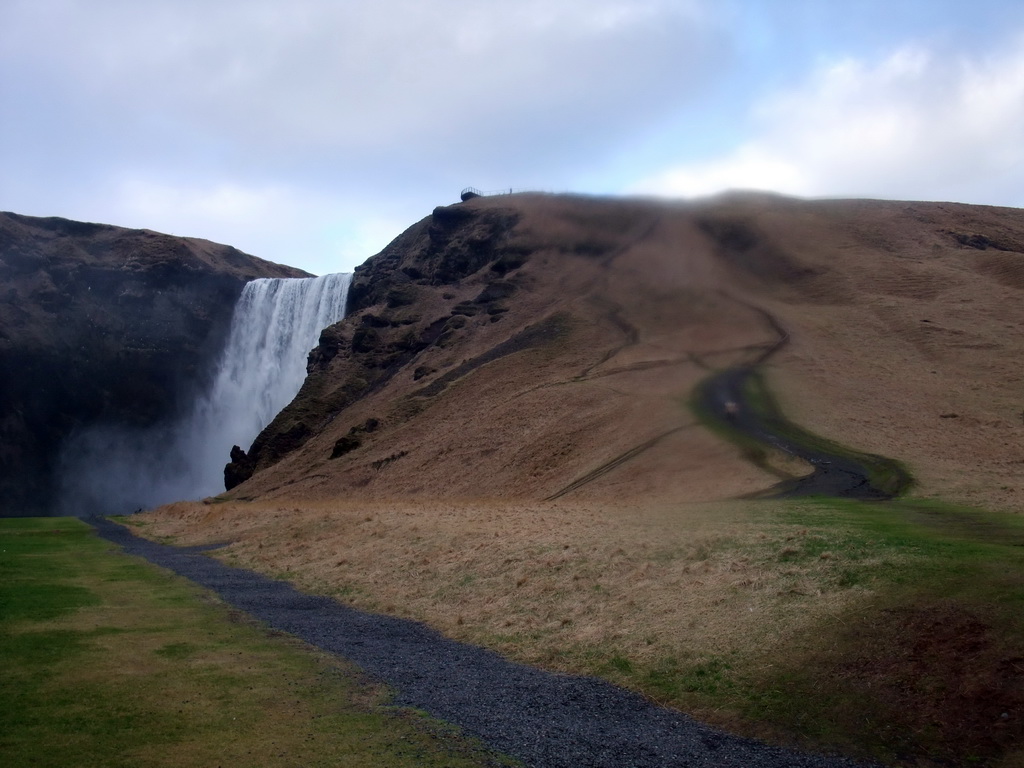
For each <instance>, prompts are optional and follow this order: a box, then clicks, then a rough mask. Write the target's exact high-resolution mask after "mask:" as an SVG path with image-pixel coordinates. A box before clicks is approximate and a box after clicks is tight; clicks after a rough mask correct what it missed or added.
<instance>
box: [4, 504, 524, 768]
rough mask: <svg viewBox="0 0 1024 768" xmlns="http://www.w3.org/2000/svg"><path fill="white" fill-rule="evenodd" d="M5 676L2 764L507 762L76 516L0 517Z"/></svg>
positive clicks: (186, 764) (465, 764)
mask: <svg viewBox="0 0 1024 768" xmlns="http://www.w3.org/2000/svg"><path fill="white" fill-rule="evenodd" d="M0 668H2V670H3V674H2V676H0V764H2V765H5V766H55V767H56V766H60V767H61V768H65V767H66V766H78V767H84V766H104V767H110V766H216V765H225V766H227V765H230V766H321V765H322V766H338V765H344V766H347V767H350V766H351V767H354V766H467V767H468V766H485V765H486V766H493V765H512V764H514V763H512V762H510V761H507V760H504V759H501V758H499V757H498V756H495V755H493V754H490V753H487V752H486V751H484V750H483V749H482V748H481V747H480V745H478V744H476V743H474V742H471V741H469V740H467V739H464V738H462V737H460V736H459V735H458V734H456V733H454V732H453V730H452V729H450V728H447V727H445V726H444V725H443V724H440V723H437V722H434V721H430V720H428V719H427V718H424V717H422V716H420V715H419V714H416V713H412V712H408V711H402V710H397V709H394V708H389V707H387V706H386V704H387V693H386V691H384V690H383V689H382V688H381V687H379V686H374V685H371V684H369V683H368V682H367V681H365V680H363V679H361V678H360V676H359V675H358V673H357V672H356V671H355V670H354V669H353V668H351V667H349V666H347V665H346V664H344V663H342V662H340V661H339V660H337V659H335V658H333V657H329V656H328V655H326V654H322V653H319V652H317V651H315V650H314V649H312V648H310V647H309V646H306V645H304V644H302V643H300V642H298V641H297V640H295V639H293V638H290V637H288V636H284V635H281V634H278V633H273V632H270V631H268V630H266V629H264V628H262V627H260V626H257V625H256V624H255V623H253V622H252V621H250V620H248V619H247V618H246V617H244V616H243V615H241V614H239V613H238V612H235V611H232V610H230V609H229V608H228V607H226V606H225V605H224V604H222V603H220V602H219V601H217V600H216V599H215V598H213V597H211V596H210V595H209V594H208V593H206V592H204V591H202V590H200V589H198V588H197V587H194V586H193V585H191V584H189V583H187V582H185V581H184V580H182V579H179V578H178V577H175V576H173V575H171V574H168V573H166V572H164V571H162V570H160V569H158V568H155V567H153V566H151V565H149V564H146V563H144V562H141V561H139V560H136V559H134V558H130V557H127V556H124V555H122V554H120V553H118V552H117V551H114V550H113V548H112V546H111V545H109V544H108V543H106V542H104V541H102V540H100V539H98V538H97V537H96V536H95V535H94V534H93V531H92V529H91V528H90V527H89V526H88V525H86V524H84V523H82V522H80V521H77V520H71V519H58V518H35V519H13V520H0Z"/></svg>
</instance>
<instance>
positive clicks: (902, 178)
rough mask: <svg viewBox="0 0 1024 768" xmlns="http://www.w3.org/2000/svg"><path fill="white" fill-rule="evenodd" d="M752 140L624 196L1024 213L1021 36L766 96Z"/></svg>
mask: <svg viewBox="0 0 1024 768" xmlns="http://www.w3.org/2000/svg"><path fill="white" fill-rule="evenodd" d="M752 120H753V124H754V137H753V138H751V139H749V140H747V141H746V142H744V143H743V144H741V145H740V146H738V147H736V148H735V149H734V150H733V151H731V152H729V153H726V154H724V155H721V156H719V157H715V158H712V159H709V160H706V161H701V162H695V163H689V164H684V165H680V166H676V167H672V168H669V169H667V170H665V171H663V172H661V173H659V174H657V175H655V176H653V177H650V178H647V179H644V180H642V181H641V182H638V183H637V184H635V185H633V187H632V189H631V191H633V192H641V193H649V194H662V195H673V196H677V195H682V196H694V195H702V194H710V193H714V192H718V191H721V190H723V189H729V188H752V189H769V190H774V191H779V192H785V193H791V194H798V195H809V196H874V197H891V198H907V199H931V200H936V199H946V200H963V201H967V202H977V203H993V204H1002V205H1017V206H1024V37H1017V38H1016V39H1014V40H1012V41H1011V43H1010V44H1009V45H1007V46H1006V47H1005V48H1004V49H1003V50H1000V51H997V52H995V53H991V54H987V55H978V54H975V55H972V56H967V55H960V56H947V55H943V53H941V52H939V51H935V50H929V49H927V48H924V47H921V46H908V47H904V48H902V49H900V50H898V51H896V52H895V53H892V54H891V55H889V56H888V57H887V58H885V59H884V60H881V61H878V62H867V61H864V60H857V59H846V60H843V61H839V62H835V63H832V64H831V65H829V66H826V67H823V68H822V69H821V70H820V71H818V72H816V73H815V74H814V75H813V76H812V77H810V78H809V80H808V81H807V82H806V83H805V84H804V85H803V86H801V87H799V88H796V89H794V90H791V91H788V92H786V93H782V94H776V95H774V96H772V97H769V98H767V99H766V100H764V101H763V102H762V103H761V104H760V105H758V106H757V107H756V109H755V110H754V112H753V115H752Z"/></svg>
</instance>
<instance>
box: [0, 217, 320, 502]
mask: <svg viewBox="0 0 1024 768" xmlns="http://www.w3.org/2000/svg"><path fill="white" fill-rule="evenodd" d="M300 276H305V273H304V272H301V271H299V270H295V269H292V268H290V267H285V266H281V265H278V264H272V263H270V262H267V261H263V260H261V259H258V258H255V257H253V256H249V255H247V254H245V253H242V252H241V251H238V250H237V249H235V248H232V247H229V246H224V245H217V244H215V243H211V242H208V241H205V240H197V239H191V238H181V237H171V236H168V235H161V234H158V233H156V232H151V231H148V230H131V229H124V228H120V227H114V226H107V225H102V224H89V223H83V222H76V221H69V220H67V219H60V218H34V217H29V216H21V215H17V214H13V213H0V498H2V499H3V501H2V508H0V515H12V514H47V513H49V512H50V511H51V510H52V506H53V503H54V496H53V494H54V490H53V489H54V485H55V483H54V476H53V473H54V469H55V466H56V462H57V460H58V454H59V451H60V448H61V445H62V443H63V442H64V440H65V439H66V438H67V437H68V436H69V435H70V434H72V433H73V432H74V431H75V430H76V429H80V428H83V427H86V426H90V425H94V424H98V423H104V424H117V425H129V426H140V427H144V426H150V425H152V424H155V423H157V422H160V421H162V420H164V419H168V418H171V417H172V416H173V415H175V413H176V412H177V411H178V409H179V408H181V407H182V406H183V405H184V404H185V403H187V401H188V400H189V398H190V397H191V396H192V395H193V394H194V392H195V390H196V389H197V387H199V386H201V385H202V384H203V382H204V379H205V377H207V376H208V375H209V373H210V370H209V368H210V363H211V359H212V358H213V356H214V355H216V354H217V353H218V352H219V350H220V348H221V346H222V344H223V341H224V338H225V335H226V333H227V330H228V326H229V324H230V319H231V314H232V310H233V308H234V304H235V300H236V299H237V298H238V295H239V294H240V292H241V289H242V286H243V285H244V284H245V283H246V282H247V281H249V280H251V279H253V278H256V277H300ZM153 450H154V451H157V452H158V451H159V450H160V446H153Z"/></svg>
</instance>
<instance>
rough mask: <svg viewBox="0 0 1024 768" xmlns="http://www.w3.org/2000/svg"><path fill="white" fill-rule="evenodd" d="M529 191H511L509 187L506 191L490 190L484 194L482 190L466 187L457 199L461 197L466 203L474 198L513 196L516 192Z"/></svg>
mask: <svg viewBox="0 0 1024 768" xmlns="http://www.w3.org/2000/svg"><path fill="white" fill-rule="evenodd" d="M529 191H530V190H528V189H512V187H509V188H508V189H492V190H489V191H487V192H484V191H482V190H479V189H477V188H476V187H466V188H465V189H464V190H462V194H461V195H459V197H461V198H462V200H463V201H466V200H471V199H473V198H474V197H490V196H492V195H514V194H515V193H517V192H529Z"/></svg>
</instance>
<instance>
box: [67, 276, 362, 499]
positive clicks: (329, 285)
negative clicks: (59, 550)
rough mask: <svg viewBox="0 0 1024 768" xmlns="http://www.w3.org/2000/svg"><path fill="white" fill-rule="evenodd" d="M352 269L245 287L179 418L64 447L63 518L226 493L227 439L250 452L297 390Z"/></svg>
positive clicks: (97, 431)
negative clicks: (212, 369)
mask: <svg viewBox="0 0 1024 768" xmlns="http://www.w3.org/2000/svg"><path fill="white" fill-rule="evenodd" d="M351 277H352V276H351V275H349V274H335V275H324V276H322V277H313V278H304V279H303V278H272V279H267V278H264V279H259V280H253V281H252V282H250V283H247V284H246V285H245V287H244V288H243V290H242V295H241V296H240V297H239V299H238V302H237V304H236V305H235V312H234V316H233V317H232V320H231V330H230V332H229V334H228V341H227V345H226V346H225V348H224V352H223V354H222V356H221V360H220V363H219V365H218V368H217V372H216V375H215V377H214V380H213V384H212V385H211V387H210V391H209V392H208V393H207V394H205V395H204V396H202V397H200V398H198V400H197V401H196V403H195V405H194V407H193V408H192V410H191V412H190V413H189V414H188V415H187V416H186V417H185V418H184V419H182V420H181V421H179V422H177V423H175V424H172V425H166V426H158V427H154V428H151V429H146V430H126V429H124V428H120V427H96V428H92V429H89V430H87V431H85V432H82V433H79V434H78V435H76V436H75V437H74V438H72V439H71V440H69V441H68V443H67V444H66V445H65V446H64V449H63V451H62V455H61V460H60V466H59V469H58V472H59V477H60V481H61V486H62V488H61V508H62V509H61V511H62V513H64V514H73V515H75V514H77V515H82V514H96V513H123V512H130V511H132V510H134V509H139V508H140V507H141V508H147V507H153V506H157V505H159V504H166V503H168V502H171V501H178V500H183V499H198V498H202V497H204V496H209V495H211V494H216V493H219V492H221V491H223V490H224V474H223V472H224V465H225V464H226V463H227V462H228V460H229V454H230V451H231V446H232V445H240V446H242V447H243V448H248V447H249V446H250V445H251V443H252V441H253V440H254V439H255V438H256V436H257V435H258V434H259V433H260V431H261V430H262V429H263V428H264V427H265V426H266V425H267V424H269V423H270V422H271V421H272V420H273V418H274V416H276V415H277V413H278V412H279V411H280V410H281V409H282V408H284V406H286V405H287V404H288V403H289V402H290V401H291V399H292V398H293V397H295V394H296V393H297V392H298V391H299V388H300V387H301V386H302V382H303V380H304V379H305V376H306V358H307V355H308V353H309V350H310V349H311V348H312V347H314V346H316V343H317V340H318V338H319V336H320V331H321V330H323V329H324V328H326V327H327V326H328V325H331V324H332V323H335V322H337V321H338V320H340V319H342V318H343V317H344V316H345V302H346V300H347V298H348V287H349V283H350V282H351Z"/></svg>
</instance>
